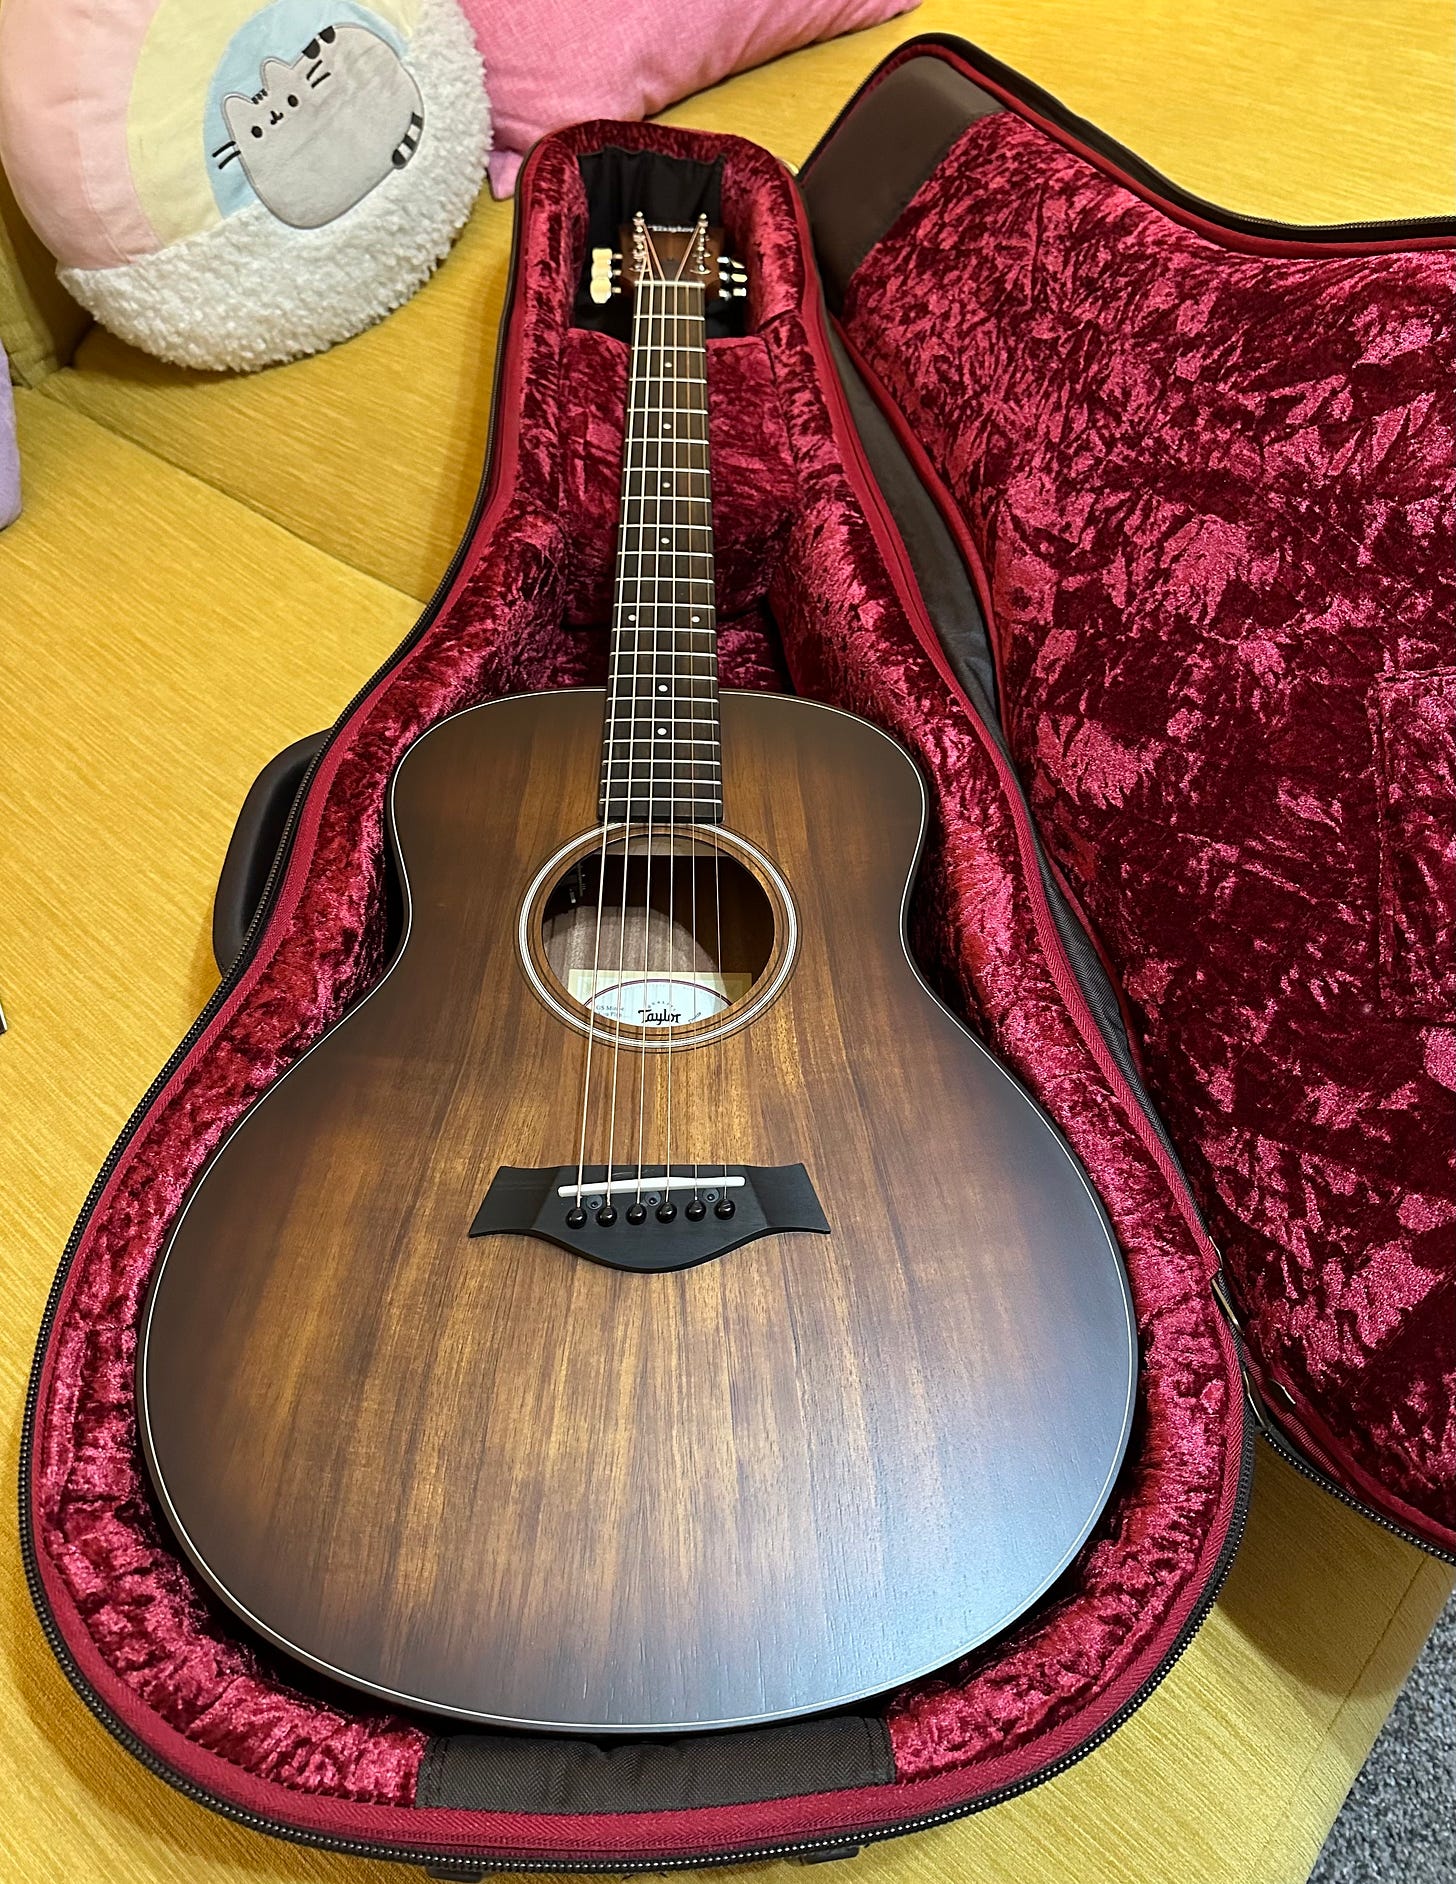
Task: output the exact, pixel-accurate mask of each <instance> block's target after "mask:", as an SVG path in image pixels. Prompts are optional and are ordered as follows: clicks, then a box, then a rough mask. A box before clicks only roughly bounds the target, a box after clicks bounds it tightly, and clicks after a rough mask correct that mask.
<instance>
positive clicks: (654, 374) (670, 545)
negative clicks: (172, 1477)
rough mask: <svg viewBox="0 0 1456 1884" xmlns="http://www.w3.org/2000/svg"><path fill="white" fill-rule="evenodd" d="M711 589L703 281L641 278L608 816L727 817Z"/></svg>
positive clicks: (605, 776) (630, 395) (612, 677)
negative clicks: (643, 279)
mask: <svg viewBox="0 0 1456 1884" xmlns="http://www.w3.org/2000/svg"><path fill="white" fill-rule="evenodd" d="M713 597H714V591H713V507H712V493H711V487H710V484H709V478H708V397H707V349H706V346H705V344H704V336H703V289H702V287H701V285H700V284H699V283H698V282H696V281H693V282H689V281H661V280H646V281H642V282H640V283H639V284H638V287H637V295H636V306H635V311H634V314H633V324H632V358H631V368H630V377H629V384H628V391H627V434H626V444H625V448H624V450H623V454H622V520H621V526H620V529H619V532H618V538H617V583H616V595H615V600H614V603H613V616H612V652H611V665H610V669H609V672H608V679H607V718H606V730H605V735H604V738H603V744H602V790H601V804H602V812H603V815H604V816H605V817H606V818H608V819H609V820H610V821H612V822H618V821H621V820H631V821H634V822H635V821H638V820H647V819H651V820H653V821H660V822H664V823H666V822H669V821H671V822H675V823H682V822H694V821H696V822H700V823H717V822H719V821H721V819H722V816H723V792H722V767H721V747H720V743H719V735H718V637H717V625H716V618H715V616H714V608H713Z"/></svg>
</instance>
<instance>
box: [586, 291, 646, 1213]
mask: <svg viewBox="0 0 1456 1884" xmlns="http://www.w3.org/2000/svg"><path fill="white" fill-rule="evenodd" d="M640 317H641V302H640V301H634V303H633V308H632V359H633V361H634V362H635V361H636V359H637V358H638V353H637V335H638V325H639V321H640ZM633 377H635V375H633ZM633 391H634V388H633V386H632V385H631V384H630V383H629V385H628V388H627V417H626V425H625V439H624V442H623V449H622V495H621V510H622V513H623V515H625V514H626V510H627V487H628V483H629V480H630V474H631V466H632V434H633V431H634V429H635V424H636V405H637V401H636V400H635V399H634V397H633ZM620 560H621V568H620V569H619V571H618V578H617V584H616V591H617V592H616V597H615V614H616V628H617V632H616V633H614V635H613V636H612V648H611V654H610V658H609V660H608V663H607V750H606V758H605V761H604V764H603V768H602V839H601V846H600V851H599V854H598V857H597V920H596V935H595V940H594V942H593V946H592V972H591V981H590V982H589V983H588V985H587V991H586V1016H587V1021H586V1070H585V1073H584V1074H583V1077H582V1089H581V1132H580V1135H579V1137H578V1140H577V1149H576V1197H575V1199H574V1203H575V1208H576V1209H577V1210H580V1209H581V1208H582V1201H581V1199H582V1190H583V1182H582V1179H583V1174H584V1172H585V1169H586V1133H587V1119H588V1114H589V1112H590V1108H591V1072H592V1054H593V1050H594V1048H595V1046H596V1030H597V995H598V982H599V980H600V978H601V964H602V922H603V917H604V913H605V904H604V897H605V893H606V887H607V840H608V833H609V831H610V829H611V823H612V790H613V787H614V785H615V783H616V760H617V755H616V742H617V710H618V703H619V699H620V694H621V688H620V680H621V659H622V652H623V646H624V637H623V635H622V633H621V627H622V618H623V616H624V615H625V613H626V601H627V593H626V592H627V582H628V571H627V566H626V543H625V541H624V542H623V545H622V556H621V559H620ZM639 612H640V611H639ZM628 816H629V817H630V803H629V806H628ZM623 842H624V851H625V842H626V840H625V836H624V840H623ZM622 868H623V872H624V880H625V871H626V858H625V854H624V857H623V865H622ZM624 895H625V891H624ZM612 1113H613V1121H615V1115H616V1095H615V1082H614V1086H613V1104H612ZM611 1157H612V1153H611V1146H610V1128H609V1137H608V1151H607V1172H606V1182H607V1185H608V1186H610V1185H611V1181H612V1165H611ZM603 1195H604V1197H605V1198H606V1200H607V1201H608V1202H610V1201H611V1195H612V1193H611V1190H610V1188H608V1189H607V1190H606V1191H604V1193H603Z"/></svg>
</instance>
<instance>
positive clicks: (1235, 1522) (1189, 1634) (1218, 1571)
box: [22, 1401, 1253, 1878]
mask: <svg viewBox="0 0 1456 1884" xmlns="http://www.w3.org/2000/svg"><path fill="white" fill-rule="evenodd" d="M28 1416H29V1407H27V1418H28ZM1251 1417H1252V1416H1251V1413H1250V1410H1249V1406H1248V1402H1247V1401H1246V1402H1245V1411H1244V1431H1243V1448H1242V1450H1243V1460H1242V1464H1241V1466H1240V1471H1239V1486H1238V1491H1237V1494H1236V1496H1235V1499H1234V1509H1233V1515H1232V1517H1231V1519H1230V1523H1229V1530H1228V1535H1227V1537H1226V1538H1225V1539H1224V1542H1223V1546H1222V1548H1221V1549H1220V1551H1219V1555H1218V1558H1217V1560H1216V1562H1215V1564H1214V1568H1213V1572H1212V1574H1211V1576H1210V1577H1209V1580H1208V1584H1207V1587H1206V1588H1205V1590H1204V1593H1203V1595H1202V1596H1201V1597H1200V1598H1199V1601H1198V1603H1197V1605H1196V1606H1195V1607H1194V1609H1193V1610H1192V1611H1191V1613H1190V1614H1189V1616H1188V1619H1187V1621H1186V1622H1185V1623H1184V1624H1183V1627H1182V1628H1181V1629H1180V1630H1179V1632H1178V1634H1177V1636H1176V1637H1175V1638H1174V1641H1173V1644H1172V1646H1171V1648H1170V1649H1169V1650H1168V1653H1167V1654H1166V1655H1165V1656H1164V1658H1163V1660H1162V1661H1161V1662H1160V1663H1159V1664H1158V1666H1157V1667H1156V1668H1155V1669H1154V1670H1153V1672H1152V1674H1151V1675H1149V1677H1148V1679H1147V1680H1146V1681H1145V1682H1144V1683H1143V1684H1142V1686H1141V1687H1140V1688H1139V1689H1138V1690H1137V1692H1136V1693H1135V1694H1132V1695H1130V1696H1129V1697H1128V1699H1127V1700H1126V1701H1124V1702H1123V1703H1122V1705H1121V1706H1120V1707H1119V1708H1118V1709H1117V1710H1116V1712H1115V1713H1114V1714H1112V1715H1111V1716H1109V1718H1108V1719H1107V1720H1106V1721H1104V1722H1103V1724H1102V1725H1101V1726H1100V1727H1099V1728H1098V1729H1097V1731H1096V1732H1095V1733H1094V1734H1090V1735H1089V1736H1088V1737H1087V1739H1086V1740H1084V1741H1083V1742H1082V1743H1081V1745H1080V1746H1077V1747H1074V1748H1073V1749H1072V1750H1071V1751H1070V1752H1069V1753H1064V1754H1062V1755H1061V1757H1060V1758H1059V1759H1056V1760H1054V1761H1052V1763H1051V1764H1050V1765H1049V1766H1045V1767H1040V1768H1038V1769H1037V1771H1036V1772H1035V1773H1033V1774H1028V1775H1027V1776H1026V1777H1025V1778H1024V1779H1019V1780H1016V1781H1014V1782H1013V1783H1012V1784H1011V1785H1009V1786H1002V1787H999V1788H997V1789H996V1790H995V1791H994V1792H989V1793H984V1794H982V1795H981V1796H979V1797H978V1798H974V1799H970V1800H966V1801H964V1802H962V1803H961V1804H960V1805H957V1806H947V1807H944V1808H942V1809H941V1810H940V1811H938V1812H927V1813H923V1814H921V1815H919V1816H914V1817H911V1818H906V1819H894V1820H889V1821H887V1822H886V1823H885V1824H884V1825H878V1826H872V1827H866V1828H863V1829H861V1828H855V1829H854V1830H853V1831H851V1832H843V1831H841V1832H836V1833H833V1834H829V1835H826V1836H825V1837H823V1838H806V1839H796V1840H793V1841H790V1842H787V1843H777V1844H763V1845H750V1846H742V1847H740V1848H738V1849H735V1850H732V1851H725V1852H714V1853H712V1854H711V1855H708V1856H700V1857H687V1858H667V1859H665V1858H663V1857H661V1856H657V1857H651V1858H618V1857H613V1858H604V1859H600V1860H598V1859H561V1858H549V1859H546V1858H543V1859H532V1858H517V1857H515V1856H514V1855H510V1854H503V1853H501V1852H499V1851H496V1852H482V1853H480V1854H479V1855H478V1856H471V1855H469V1854H461V1855H459V1856H457V1855H455V1854H453V1853H443V1852H439V1851H429V1850H419V1849H413V1850H412V1849H410V1848H409V1847H407V1846H400V1845H382V1844H374V1843H371V1842H370V1841H369V1840H368V1839H358V1838H335V1837H333V1836H331V1835H330V1834H329V1833H327V1832H311V1831H302V1830H300V1829H298V1828H297V1827H295V1826H291V1825H289V1824H288V1823H287V1822H286V1821H284V1820H281V1819H270V1818H266V1817H264V1816H263V1815H262V1814H260V1813H257V1812H250V1811H248V1810H247V1808H246V1807H243V1806H235V1805H232V1804H231V1803H230V1802H229V1801H228V1800H226V1799H223V1798H221V1797H219V1796H218V1795H217V1794H215V1793H212V1792H209V1791H208V1789H207V1788H206V1787H205V1786H198V1785H195V1784H194V1783H193V1782H192V1781H191V1780H189V1779H184V1778H183V1777H182V1776H181V1774H179V1773H176V1772H174V1771H173V1770H172V1769H171V1768H170V1767H169V1766H168V1765H167V1764H166V1762H165V1761H163V1760H161V1759H159V1758H158V1757H157V1755H156V1754H154V1753H153V1752H152V1750H151V1749H150V1748H149V1747H148V1746H147V1745H146V1743H145V1741H143V1740H142V1739H140V1738H139V1736H138V1735H136V1734H134V1733H133V1732H132V1730H131V1729H130V1728H129V1727H127V1726H126V1725H125V1724H124V1723H123V1722H122V1721H120V1720H118V1719H117V1718H116V1717H115V1715H114V1714H112V1712H111V1710H110V1709H109V1708H108V1707H107V1706H106V1704H105V1703H104V1702H103V1701H102V1700H101V1698H100V1696H99V1695H97V1694H96V1693H95V1691H94V1690H93V1689H92V1687H91V1685H90V1683H89V1682H88V1681H87V1680H86V1678H85V1676H84V1675H82V1674H81V1671H80V1670H79V1668H77V1666H76V1664H75V1662H74V1660H73V1659H72V1656H71V1653H70V1650H69V1649H68V1648H67V1647H66V1644H65V1642H64V1641H63V1640H62V1638H61V1635H60V1631H59V1630H58V1629H57V1627H56V1624H55V1619H54V1617H53V1616H52V1615H51V1612H50V1606H49V1604H48V1603H47V1602H46V1598H45V1592H44V1590H43V1589H42V1588H41V1585H40V1578H39V1572H38V1571H37V1570H36V1568H35V1565H34V1559H33V1553H32V1552H31V1551H30V1550H28V1549H26V1548H25V1547H26V1546H27V1545H28V1544H29V1541H30V1540H29V1535H28V1531H27V1530H26V1529H25V1527H24V1526H22V1554H23V1555H24V1557H25V1572H26V1581H27V1583H28V1584H29V1586H30V1593H31V1600H32V1601H33V1603H34V1604H35V1609H36V1614H37V1616H38V1617H39V1620H40V1625H41V1630H42V1633H43V1634H44V1635H45V1638H46V1641H47V1643H48V1644H49V1645H50V1649H51V1652H52V1654H53V1655H54V1656H55V1658H56V1660H57V1661H58V1662H59V1663H60V1666H61V1669H62V1672H63V1673H64V1674H65V1676H66V1678H67V1680H68V1681H69V1682H70V1683H71V1686H72V1687H73V1688H74V1689H75V1690H76V1692H77V1694H79V1695H80V1697H81V1699H82V1700H83V1701H84V1702H85V1704H86V1706H87V1707H88V1708H89V1709H90V1710H91V1712H92V1714H94V1715H95V1717H96V1719H97V1720H98V1721H100V1723H101V1725H102V1726H103V1727H105V1728H106V1730H107V1732H108V1733H110V1734H111V1735H112V1737H113V1739H115V1740H116V1741H117V1742H118V1743H119V1744H120V1745H121V1746H122V1747H124V1748H125V1749H126V1751H127V1752H128V1753H129V1754H130V1755H131V1756H132V1758H133V1759H135V1760H136V1761H137V1762H138V1764H139V1765H141V1766H144V1767H145V1768H146V1769H147V1771H148V1772H150V1773H152V1774H154V1775H155V1776H156V1777H157V1778H158V1779H161V1780H164V1781H165V1782H166V1783H167V1784H168V1785H169V1786H171V1787H172V1788H173V1790H174V1791H176V1792H179V1793H181V1794H182V1795H183V1796H184V1797H185V1798H188V1799H191V1800H193V1801H194V1802H195V1803H196V1804H198V1805H203V1806H206V1807H207V1808H208V1809H209V1810H210V1811H213V1812H216V1813H218V1814H219V1815H220V1816H221V1817H223V1818H226V1819H230V1820H231V1821H232V1822H233V1823H234V1824H237V1825H243V1826H246V1827H247V1828H248V1829H249V1830H250V1831H256V1832H263V1833H266V1834H267V1835H268V1836H270V1837H273V1838H280V1839H282V1840H284V1841H285V1842H286V1843H289V1844H295V1845H308V1846H313V1847H315V1848H317V1849H318V1850H321V1851H336V1852H341V1853H345V1854H347V1855H349V1856H351V1857H357V1858H379V1859H384V1860H388V1861H390V1862H392V1863H395V1864H414V1865H419V1866H421V1867H426V1868H428V1869H429V1870H430V1872H431V1873H433V1874H435V1875H437V1876H442V1875H443V1876H448V1875H450V1874H451V1873H452V1872H456V1871H458V1872H459V1873H460V1874H461V1876H462V1878H464V1877H478V1876H481V1875H482V1874H485V1875H490V1874H492V1873H504V1874H509V1873H513V1872H533V1873H534V1872H547V1873H549V1872H553V1871H561V1872H571V1873H581V1874H587V1875H591V1874H602V1873H607V1874H614V1875H617V1876H629V1875H635V1874H638V1873H644V1872H652V1871H663V1870H665V1869H666V1870H706V1869H709V1868H712V1867H717V1866H722V1865H729V1864H743V1863H746V1862H749V1861H751V1860H754V1859H759V1858H785V1857H799V1856H804V1855H807V1854H810V1853H813V1852H819V1851H832V1850H834V1849H836V1848H837V1847H840V1846H844V1845H847V1844H850V1843H854V1844H860V1845H867V1844H876V1843H879V1842H881V1841H883V1840H885V1839H887V1838H896V1837H899V1836H901V1835H902V1834H904V1833H908V1832H919V1831H928V1830H929V1829H930V1828H931V1827H932V1826H935V1825H948V1824H951V1823H953V1822H954V1821H955V1820H956V1819H963V1818H969V1817H970V1816H971V1815H972V1814H973V1813H976V1812H981V1811H985V1810H986V1809H987V1808H988V1807H991V1806H996V1805H1002V1804H1004V1803H1005V1802H1006V1801H1007V1800H1008V1799H1014V1798H1017V1797H1018V1796H1019V1795H1020V1794H1022V1793H1026V1792H1031V1791H1033V1790H1034V1789H1035V1788H1036V1787H1037V1786H1040V1785H1042V1784H1043V1783H1044V1782H1045V1781H1046V1780H1049V1779H1055V1778H1056V1777H1057V1776H1058V1775H1059V1774H1061V1773H1064V1772H1066V1771H1067V1769H1068V1768H1069V1767H1073V1766H1075V1765H1077V1763H1078V1762H1079V1761H1080V1760H1083V1759H1085V1758H1086V1757H1087V1755H1088V1754H1089V1753H1092V1752H1093V1751H1095V1749H1096V1748H1098V1747H1099V1746H1101V1745H1102V1743H1103V1742H1104V1741H1105V1740H1108V1739H1110V1738H1111V1736H1112V1735H1113V1734H1115V1733H1116V1732H1117V1731H1118V1729H1119V1728H1120V1727H1121V1726H1122V1725H1123V1723H1124V1722H1125V1721H1127V1720H1128V1719H1129V1718H1130V1717H1131V1716H1132V1715H1133V1714H1134V1713H1136V1711H1137V1710H1138V1708H1140V1707H1141V1706H1142V1704H1143V1703H1144V1701H1146V1700H1147V1698H1148V1696H1149V1695H1151V1694H1152V1693H1153V1692H1154V1691H1155V1690H1156V1689H1157V1688H1159V1687H1161V1686H1162V1684H1163V1682H1164V1681H1165V1680H1166V1679H1167V1677H1168V1675H1169V1674H1170V1673H1171V1672H1172V1670H1173V1668H1174V1667H1175V1666H1176V1664H1177V1663H1178V1662H1179V1661H1180V1660H1181V1659H1182V1657H1183V1655H1184V1654H1185V1653H1186V1651H1187V1649H1188V1645H1189V1643H1190V1642H1191V1641H1192V1640H1193V1638H1194V1636H1196V1635H1197V1633H1198V1631H1199V1630H1200V1629H1201V1628H1202V1627H1203V1624H1204V1623H1205V1621H1207V1619H1208V1612H1209V1611H1210V1610H1211V1609H1212V1607H1213V1605H1214V1603H1215V1601H1216V1600H1217V1598H1218V1594H1219V1591H1220V1590H1221V1589H1222V1588H1223V1586H1224V1583H1225V1582H1226V1580H1227V1578H1228V1573H1229V1570H1230V1568H1231V1567H1232V1565H1233V1560H1234V1558H1235V1556H1236V1555H1237V1554H1238V1548H1239V1545H1240V1544H1241V1543H1242V1542H1243V1536H1244V1529H1245V1526H1246V1524H1247V1522H1248V1508H1249V1489H1250V1484H1251V1481H1252V1477H1253V1448H1252V1447H1251V1446H1250V1445H1249V1443H1248V1440H1249V1427H1250V1423H1251ZM23 1492H24V1483H23V1480H22V1496H23Z"/></svg>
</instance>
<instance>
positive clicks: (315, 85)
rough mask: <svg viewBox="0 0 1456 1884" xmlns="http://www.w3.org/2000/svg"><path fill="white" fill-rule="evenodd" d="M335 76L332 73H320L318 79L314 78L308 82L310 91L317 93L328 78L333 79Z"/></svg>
mask: <svg viewBox="0 0 1456 1884" xmlns="http://www.w3.org/2000/svg"><path fill="white" fill-rule="evenodd" d="M333 76H334V75H333V73H332V72H320V73H319V75H318V77H317V78H313V79H310V80H309V81H308V82H309V86H310V89H311V90H313V91H317V90H318V88H319V86H320V85H322V84H323V82H324V80H325V79H326V78H332V77H333Z"/></svg>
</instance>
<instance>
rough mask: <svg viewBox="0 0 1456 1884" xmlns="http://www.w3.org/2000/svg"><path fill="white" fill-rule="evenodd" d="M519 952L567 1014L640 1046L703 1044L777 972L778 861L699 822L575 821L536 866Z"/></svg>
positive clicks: (781, 966) (782, 894)
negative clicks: (602, 828)
mask: <svg viewBox="0 0 1456 1884" xmlns="http://www.w3.org/2000/svg"><path fill="white" fill-rule="evenodd" d="M521 941H522V953H523V956H524V957H525V960H526V963H527V968H528V972H529V973H530V975H531V979H532V981H533V982H535V983H536V985H537V991H538V992H539V993H541V994H542V995H543V996H544V997H545V999H546V1000H547V1002H548V1003H549V1005H550V1006H551V1007H553V1008H554V1009H555V1010H556V1011H557V1012H558V1013H560V1014H561V1015H562V1017H563V1019H566V1020H569V1021H570V1022H571V1023H572V1024H573V1025H575V1026H577V1027H585V1026H587V1025H588V1024H589V1021H590V1017H591V1015H592V1014H593V1013H594V1014H595V1017H596V1024H597V1025H598V1026H599V1027H600V1026H603V1025H605V1026H607V1027H609V1028H611V1029H612V1030H613V1031H614V1032H615V1031H616V1030H617V1029H618V1028H619V1027H620V1029H621V1030H622V1033H623V1035H624V1036H632V1037H634V1038H636V1039H637V1040H640V1041H642V1042H644V1043H645V1044H647V1045H649V1046H666V1045H667V1043H668V1041H669V1039H671V1041H672V1043H673V1044H674V1045H689V1044H700V1043H701V1042H702V1041H704V1040H708V1039H716V1038H717V1037H718V1036H719V1035H721V1034H722V1033H723V1032H725V1031H728V1030H729V1029H731V1028H733V1027H736V1026H741V1025H742V1024H743V1022H744V1020H746V1019H749V1018H751V1017H752V1015H753V1014H755V1013H758V1012H759V1011H761V1009H762V1007H763V1006H764V1005H765V1004H766V1002H767V1001H768V1000H770V999H772V997H773V995H774V994H776V993H777V992H778V989H779V987H781V986H782V984H783V980H784V977H785V975H786V974H787V972H788V968H789V966H790V958H791V955H792V949H793V919H792V915H791V912H790V909H789V905H788V899H787V891H786V889H785V886H784V885H783V882H782V879H780V878H779V877H778V873H777V872H776V871H774V870H773V868H772V866H771V865H769V864H768V861H767V859H765V858H763V857H761V856H760V855H759V854H758V853H757V852H756V851H753V850H752V848H751V847H750V846H748V845H747V844H745V843H744V842H743V840H742V839H740V838H736V837H733V836H731V835H730V834H728V833H722V832H710V831H708V830H707V828H706V827H701V826H700V827H696V828H695V829H693V830H690V831H686V832H685V831H683V830H682V829H681V828H679V829H677V830H675V831H672V832H669V831H667V830H657V829H654V830H653V831H652V832H651V833H650V834H649V833H648V832H646V831H645V830H637V831H634V832H633V833H632V834H631V835H630V836H622V835H619V836H614V837H612V838H610V839H609V840H608V842H607V844H606V846H605V849H604V848H603V845H602V842H601V838H600V835H599V834H596V835H585V836H583V837H582V838H581V839H578V840H577V841H576V842H575V843H574V844H572V845H570V846H569V847H568V849H567V852H566V853H564V854H563V855H560V856H558V857H557V858H554V859H553V860H552V863H551V865H548V866H547V869H546V870H545V871H543V872H542V874H541V876H540V877H538V879H537V882H536V885H535V886H533V890H532V894H531V896H530V897H529V898H528V900H527V904H526V908H525V910H524V911H523V919H522V936H521Z"/></svg>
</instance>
